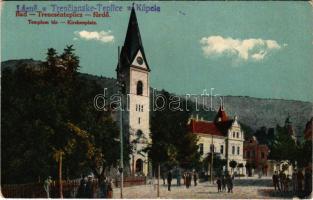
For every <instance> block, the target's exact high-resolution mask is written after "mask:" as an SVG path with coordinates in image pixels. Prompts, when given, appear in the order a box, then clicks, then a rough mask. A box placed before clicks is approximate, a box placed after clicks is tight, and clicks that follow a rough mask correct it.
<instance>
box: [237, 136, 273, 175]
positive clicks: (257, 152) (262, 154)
mask: <svg viewBox="0 0 313 200" xmlns="http://www.w3.org/2000/svg"><path fill="white" fill-rule="evenodd" d="M243 152H244V154H243V155H244V158H245V159H246V162H247V163H249V165H250V167H248V168H247V173H248V174H250V175H252V170H254V169H256V170H257V171H258V172H259V171H261V172H262V173H263V174H265V175H267V170H268V163H267V158H268V154H269V148H268V147H267V145H265V144H259V143H258V141H257V139H256V137H254V136H253V137H252V138H251V139H250V140H249V141H245V142H244V146H243Z"/></svg>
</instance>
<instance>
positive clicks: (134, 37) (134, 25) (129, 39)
mask: <svg viewBox="0 0 313 200" xmlns="http://www.w3.org/2000/svg"><path fill="white" fill-rule="evenodd" d="M139 50H140V52H141V54H142V57H143V59H144V62H145V64H146V66H147V70H148V71H150V69H149V66H148V62H147V60H146V56H145V53H144V49H143V45H142V41H141V36H140V31H139V26H138V21H137V17H136V12H135V8H134V6H133V7H132V10H131V13H130V18H129V22H128V27H127V33H126V37H125V41H124V46H123V47H122V51H121V54H120V62H121V63H120V64H121V65H120V67H119V66H117V69H116V71H120V70H123V69H125V68H129V67H130V65H131V63H132V62H133V60H134V58H135V57H136V55H137V53H138V51H139Z"/></svg>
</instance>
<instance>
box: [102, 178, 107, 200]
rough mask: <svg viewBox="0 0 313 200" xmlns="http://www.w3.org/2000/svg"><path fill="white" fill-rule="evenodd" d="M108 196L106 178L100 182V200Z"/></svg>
mask: <svg viewBox="0 0 313 200" xmlns="http://www.w3.org/2000/svg"><path fill="white" fill-rule="evenodd" d="M107 196H108V182H107V179H106V177H104V178H103V179H102V181H101V182H100V198H107Z"/></svg>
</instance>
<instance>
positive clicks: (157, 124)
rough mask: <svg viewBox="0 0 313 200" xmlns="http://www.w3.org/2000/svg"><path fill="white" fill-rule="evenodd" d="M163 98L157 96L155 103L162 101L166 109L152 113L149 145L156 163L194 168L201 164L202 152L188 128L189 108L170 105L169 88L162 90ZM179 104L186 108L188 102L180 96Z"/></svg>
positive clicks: (149, 150)
mask: <svg viewBox="0 0 313 200" xmlns="http://www.w3.org/2000/svg"><path fill="white" fill-rule="evenodd" d="M160 94H161V95H163V97H164V100H165V101H163V99H162V98H157V99H156V102H153V103H155V104H156V105H158V106H161V105H163V103H164V106H163V107H164V109H163V110H160V109H157V110H156V111H153V113H152V117H151V139H152V143H151V144H150V145H149V146H148V148H147V149H146V151H148V153H149V156H150V158H151V159H152V164H153V167H154V168H156V166H157V165H158V164H163V165H167V166H168V167H172V166H174V165H180V166H181V167H183V168H195V167H197V166H198V165H199V159H200V154H199V152H198V145H197V140H198V139H197V137H196V136H195V135H194V134H192V133H190V132H189V131H188V127H187V123H188V119H189V116H190V111H186V110H185V109H183V110H173V109H170V108H172V107H171V105H172V106H174V105H173V104H171V103H170V102H171V101H170V100H171V98H172V97H171V95H170V94H169V93H168V92H166V91H164V90H163V91H161V93H160ZM176 103H177V104H176V105H175V107H176V106H177V105H180V108H186V102H185V101H183V100H182V99H180V100H177V102H176Z"/></svg>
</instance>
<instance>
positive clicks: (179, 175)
mask: <svg viewBox="0 0 313 200" xmlns="http://www.w3.org/2000/svg"><path fill="white" fill-rule="evenodd" d="M176 179H177V186H180V179H181V173H180V170H179V169H178V170H177V176H176Z"/></svg>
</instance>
